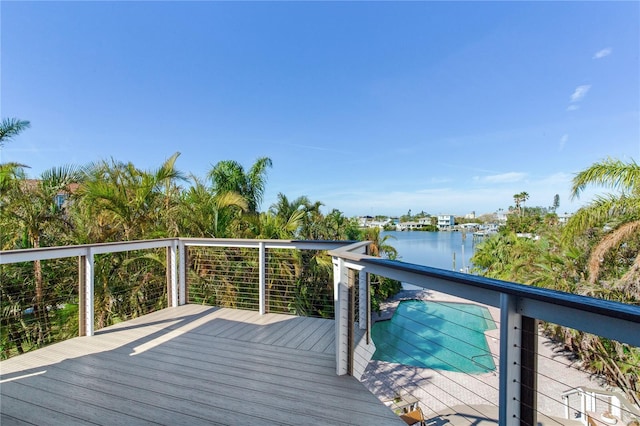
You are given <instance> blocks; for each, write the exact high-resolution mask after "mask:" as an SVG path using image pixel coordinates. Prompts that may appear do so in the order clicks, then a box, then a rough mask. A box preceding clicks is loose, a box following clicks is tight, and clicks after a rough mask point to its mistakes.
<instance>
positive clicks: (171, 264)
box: [167, 240, 178, 308]
mask: <svg viewBox="0 0 640 426" xmlns="http://www.w3.org/2000/svg"><path fill="white" fill-rule="evenodd" d="M177 251H178V244H177V240H172V241H171V245H170V246H169V247H167V275H168V276H167V278H168V279H167V281H168V286H169V306H170V307H172V308H176V307H178V264H177V262H176V257H177Z"/></svg>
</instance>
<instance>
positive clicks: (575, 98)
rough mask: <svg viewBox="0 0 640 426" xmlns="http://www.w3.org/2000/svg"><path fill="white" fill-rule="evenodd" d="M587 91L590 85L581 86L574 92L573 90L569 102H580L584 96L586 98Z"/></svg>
mask: <svg viewBox="0 0 640 426" xmlns="http://www.w3.org/2000/svg"><path fill="white" fill-rule="evenodd" d="M589 89H591V85H590V84H583V85H582V86H578V87H576V90H574V91H573V94H572V95H571V102H580V101H581V100H582V99H583V98H584V97H585V96H587V92H589Z"/></svg>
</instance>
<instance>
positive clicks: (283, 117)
mask: <svg viewBox="0 0 640 426" xmlns="http://www.w3.org/2000/svg"><path fill="white" fill-rule="evenodd" d="M0 8H1V9H0V13H1V17H0V19H1V37H2V39H1V54H2V56H1V61H2V62H1V72H2V74H1V79H0V80H1V92H0V107H1V115H2V117H3V118H5V117H18V118H21V119H25V120H29V121H30V122H31V128H30V129H28V130H27V131H25V132H24V133H23V134H21V135H20V136H19V137H18V138H17V139H16V140H14V141H12V142H10V143H9V144H7V145H6V146H5V147H4V148H3V149H2V151H1V153H0V156H1V158H0V161H2V162H7V161H17V162H21V163H24V164H27V165H29V166H31V169H29V171H28V173H29V174H30V175H31V176H32V177H36V176H37V175H39V174H40V173H41V172H42V171H43V170H45V169H47V168H50V167H53V166H60V165H64V164H69V163H71V164H77V165H83V164H87V163H89V162H92V161H98V160H101V159H109V158H112V157H113V158H115V159H117V160H121V161H131V162H133V163H134V164H135V165H136V166H138V167H140V168H143V169H152V168H155V167H157V166H159V165H160V164H161V163H162V161H163V160H164V159H166V158H167V157H169V156H170V155H172V154H173V153H174V152H176V151H179V152H180V153H181V156H180V158H179V160H178V163H177V165H178V167H179V168H180V169H181V170H183V171H184V172H187V173H193V174H194V175H197V176H200V177H204V176H205V175H206V173H207V171H208V170H209V169H210V168H211V166H212V165H214V164H215V163H217V162H218V161H220V160H235V161H238V162H240V163H241V164H243V165H244V167H245V168H247V169H248V168H249V167H250V166H251V165H252V164H253V163H254V161H255V160H256V159H257V158H258V157H262V156H267V157H270V158H271V159H272V160H273V168H272V169H270V170H269V172H268V184H267V191H266V194H265V200H264V202H263V205H262V209H267V208H268V207H269V205H270V204H272V203H273V202H275V200H276V196H277V194H278V193H279V192H281V193H284V194H285V195H286V196H287V197H289V198H290V199H293V198H296V197H298V196H300V195H306V196H308V197H309V198H310V199H311V200H312V201H321V202H323V203H324V204H325V208H324V210H325V211H328V210H330V209H334V208H335V209H339V210H341V211H342V212H344V213H345V214H346V215H348V216H352V215H364V214H387V215H400V214H405V213H407V211H408V210H409V209H411V210H412V212H413V213H416V212H419V211H425V212H428V213H432V214H439V213H451V214H456V215H463V214H466V213H468V212H471V211H475V212H476V213H477V214H482V213H487V212H494V211H496V210H497V209H499V208H504V209H506V208H508V206H509V205H513V204H514V203H513V194H516V193H519V192H522V191H526V192H528V193H529V195H530V199H529V201H528V203H527V204H528V205H530V206H537V205H539V206H549V205H551V204H552V201H553V196H554V195H555V194H559V195H560V211H561V212H564V211H569V212H571V211H575V210H576V209H577V208H578V207H579V206H580V205H582V204H584V203H585V202H588V201H589V199H590V197H591V195H592V194H593V193H595V191H594V192H587V193H585V194H584V196H583V197H581V198H580V199H579V200H576V201H574V202H571V201H570V199H569V189H570V185H571V184H570V182H571V179H572V177H573V176H574V174H575V173H576V172H578V171H580V170H582V169H584V168H586V167H588V166H589V165H591V164H592V163H594V162H596V161H599V160H602V159H604V158H606V157H614V158H619V159H622V160H625V161H627V160H630V159H634V160H635V161H640V58H639V56H640V3H638V2H534V3H528V2H470V3H467V2H371V3H369V2H281V3H280V2H258V3H251V2H128V1H122V2H60V3H59V2H26V1H21V2H12V1H2V3H1V5H0Z"/></svg>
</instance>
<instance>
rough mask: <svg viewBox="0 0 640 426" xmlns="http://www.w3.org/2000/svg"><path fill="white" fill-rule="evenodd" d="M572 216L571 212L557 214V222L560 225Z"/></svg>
mask: <svg viewBox="0 0 640 426" xmlns="http://www.w3.org/2000/svg"><path fill="white" fill-rule="evenodd" d="M571 216H573V215H572V214H571V213H564V214H559V215H558V223H559V224H561V225H566V223H567V222H568V221H569V219H570V218H571Z"/></svg>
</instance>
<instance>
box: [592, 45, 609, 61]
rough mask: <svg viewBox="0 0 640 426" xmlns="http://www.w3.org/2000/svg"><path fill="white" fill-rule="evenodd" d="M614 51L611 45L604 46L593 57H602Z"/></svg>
mask: <svg viewBox="0 0 640 426" xmlns="http://www.w3.org/2000/svg"><path fill="white" fill-rule="evenodd" d="M612 51H613V50H612V49H611V48H610V47H607V48H604V49H602V50H598V51H597V52H596V53H594V54H593V59H602V58H604V57H605V56H609V55H611V52H612Z"/></svg>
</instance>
